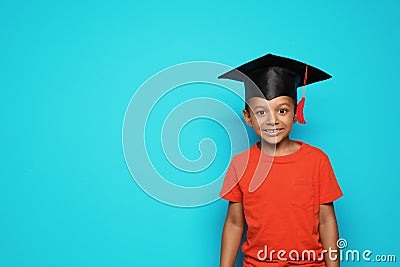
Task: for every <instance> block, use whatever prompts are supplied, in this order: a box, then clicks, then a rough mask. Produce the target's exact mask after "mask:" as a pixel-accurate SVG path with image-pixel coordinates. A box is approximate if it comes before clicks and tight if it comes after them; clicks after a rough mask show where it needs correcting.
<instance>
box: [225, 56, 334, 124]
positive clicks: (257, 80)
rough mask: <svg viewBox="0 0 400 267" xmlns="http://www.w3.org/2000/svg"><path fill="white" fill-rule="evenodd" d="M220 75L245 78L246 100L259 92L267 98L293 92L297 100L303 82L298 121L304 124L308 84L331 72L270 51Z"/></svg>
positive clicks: (292, 95)
mask: <svg viewBox="0 0 400 267" xmlns="http://www.w3.org/2000/svg"><path fill="white" fill-rule="evenodd" d="M218 78H219V79H231V80H236V81H241V82H243V83H244V85H245V99H246V100H248V99H250V98H252V97H257V96H258V97H262V98H266V99H267V100H271V99H273V98H275V97H278V96H290V97H292V98H293V99H294V100H295V101H297V88H298V87H300V86H303V88H302V98H301V100H300V102H299V103H298V104H297V109H296V117H297V121H298V122H299V123H301V124H305V123H306V121H305V120H304V113H303V109H304V102H305V87H306V85H307V84H312V83H315V82H319V81H323V80H327V79H330V78H332V76H331V75H329V74H327V73H326V72H324V71H322V70H320V69H317V68H315V67H313V66H310V65H308V64H305V63H302V62H300V61H297V60H294V59H290V58H285V57H280V56H276V55H272V54H267V55H265V56H262V57H260V58H257V59H254V60H252V61H250V62H248V63H246V64H244V65H241V66H239V67H237V68H235V69H233V70H231V71H229V72H227V73H225V74H222V75H221V76H219V77H218Z"/></svg>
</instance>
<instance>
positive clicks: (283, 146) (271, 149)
mask: <svg viewBox="0 0 400 267" xmlns="http://www.w3.org/2000/svg"><path fill="white" fill-rule="evenodd" d="M259 144H260V146H261V147H259V148H260V149H261V151H262V152H263V153H265V154H268V155H272V156H285V155H288V154H291V153H293V152H296V151H297V150H299V149H300V147H301V145H300V144H299V143H297V142H294V141H292V140H290V139H289V138H287V139H284V140H282V141H281V142H279V143H278V144H276V145H275V144H269V143H267V142H265V141H263V140H261V142H260V143H259Z"/></svg>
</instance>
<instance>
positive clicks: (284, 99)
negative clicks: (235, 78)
mask: <svg viewBox="0 0 400 267" xmlns="http://www.w3.org/2000/svg"><path fill="white" fill-rule="evenodd" d="M246 102H247V104H248V105H249V106H250V107H256V106H262V107H267V108H268V107H271V106H275V105H283V104H289V105H293V104H294V103H293V99H292V98H291V97H290V96H278V97H275V98H273V99H271V100H267V99H265V98H262V97H251V98H249V99H247V100H246Z"/></svg>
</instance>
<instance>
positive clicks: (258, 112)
mask: <svg viewBox="0 0 400 267" xmlns="http://www.w3.org/2000/svg"><path fill="white" fill-rule="evenodd" d="M265 113H266V112H265V110H259V111H256V114H257V115H265Z"/></svg>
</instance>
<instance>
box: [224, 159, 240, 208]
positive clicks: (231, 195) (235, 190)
mask: <svg viewBox="0 0 400 267" xmlns="http://www.w3.org/2000/svg"><path fill="white" fill-rule="evenodd" d="M219 195H220V197H221V198H223V199H226V200H229V201H232V202H243V193H242V190H241V189H240V186H239V177H237V174H236V170H235V165H234V159H233V160H232V162H231V163H230V165H229V167H228V170H227V172H226V174H225V179H224V184H223V186H222V189H221V192H220V193H219Z"/></svg>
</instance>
